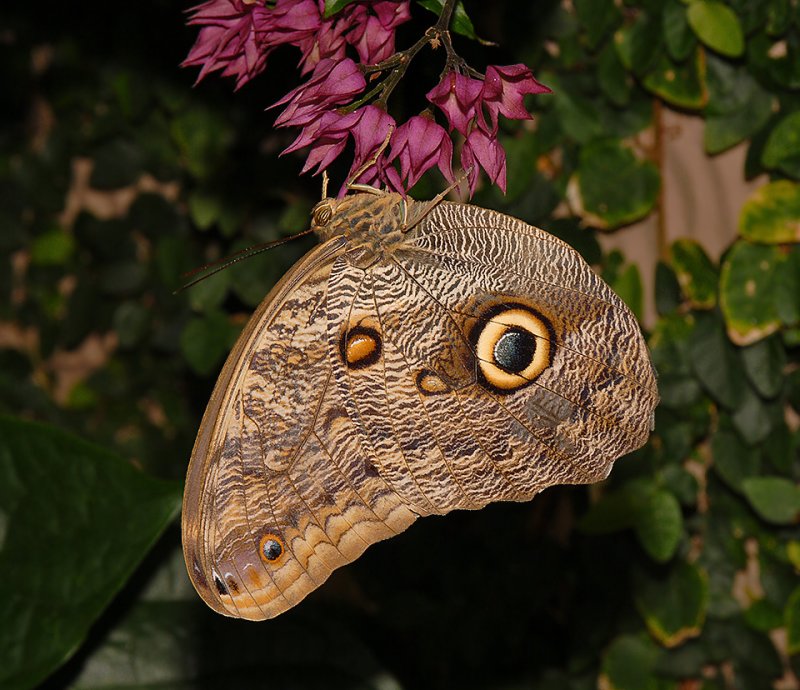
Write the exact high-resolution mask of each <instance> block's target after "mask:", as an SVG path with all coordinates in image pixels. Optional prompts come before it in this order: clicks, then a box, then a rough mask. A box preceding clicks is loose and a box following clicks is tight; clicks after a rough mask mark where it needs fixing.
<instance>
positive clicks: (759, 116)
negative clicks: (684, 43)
mask: <svg viewBox="0 0 800 690" xmlns="http://www.w3.org/2000/svg"><path fill="white" fill-rule="evenodd" d="M706 62H707V66H708V70H707V79H706V83H707V85H708V106H707V107H706V110H705V116H706V127H705V132H704V143H705V149H706V151H707V152H708V153H712V154H714V153H720V152H721V151H724V150H726V149H728V148H730V147H731V146H734V145H736V144H738V143H739V142H741V141H744V140H745V139H747V138H749V137H751V136H753V135H754V134H755V133H756V132H758V131H759V130H760V129H761V128H762V127H763V126H764V125H765V124H766V123H767V121H768V120H769V118H770V116H771V115H772V102H773V96H772V95H771V94H770V93H769V92H768V91H766V90H765V89H764V88H763V87H762V86H761V85H760V84H759V83H758V81H757V80H756V79H755V78H753V76H752V75H751V74H750V72H748V71H747V69H746V68H745V67H743V66H738V67H737V66H734V65H731V64H730V62H728V61H727V60H722V59H720V58H718V57H716V56H715V55H713V54H709V55H708V56H707V58H706Z"/></svg>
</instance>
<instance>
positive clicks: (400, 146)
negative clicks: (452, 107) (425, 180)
mask: <svg viewBox="0 0 800 690" xmlns="http://www.w3.org/2000/svg"><path fill="white" fill-rule="evenodd" d="M395 159H398V160H399V161H400V174H399V175H398V173H397V170H396V169H395V168H394V167H393V166H389V167H387V168H386V176H387V179H388V181H389V183H390V184H391V186H392V187H394V189H395V190H397V191H398V192H400V193H401V194H404V193H405V191H406V190H407V189H411V187H413V186H414V185H415V184H416V183H417V181H418V180H419V178H420V177H422V175H423V173H425V172H426V171H427V170H429V169H430V168H432V167H433V166H434V165H436V166H438V167H439V170H441V172H442V175H444V177H445V179H447V180H448V181H449V182H452V181H453V164H452V159H453V142H452V140H451V139H450V135H449V134H448V133H447V131H446V130H445V128H444V127H442V126H441V125H438V124H436V123H435V122H434V121H433V120H432V119H431V118H429V117H424V116H422V115H416V116H414V117H412V118H411V119H410V120H409V121H408V122H406V123H405V124H402V125H400V127H398V128H397V131H396V132H395V133H394V135H393V136H392V151H391V154H390V155H389V157H388V159H387V161H386V162H387V164H390V163H392V161H394V160H395ZM403 179H405V180H406V183H405V184H403V182H402V180H403Z"/></svg>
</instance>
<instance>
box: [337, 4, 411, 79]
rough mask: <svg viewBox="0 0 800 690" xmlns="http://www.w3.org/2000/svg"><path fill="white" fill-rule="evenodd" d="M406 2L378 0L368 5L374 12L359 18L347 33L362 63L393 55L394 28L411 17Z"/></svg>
mask: <svg viewBox="0 0 800 690" xmlns="http://www.w3.org/2000/svg"><path fill="white" fill-rule="evenodd" d="M408 4H409V3H408V1H407V0H404V1H403V2H396V1H395V0H378V2H374V3H372V5H371V6H370V9H371V10H372V11H373V12H374V13H375V14H374V15H372V16H369V17H365V18H364V19H361V20H360V21H359V23H358V24H356V25H355V27H354V28H353V30H352V31H351V32H350V33H349V34H348V36H347V41H348V43H350V44H351V45H353V46H354V47H355V49H356V50H357V51H358V56H359V58H360V59H361V62H362V63H363V64H365V65H374V64H376V63H378V62H380V61H381V60H385V59H386V58H388V57H390V56H392V55H394V52H395V48H394V30H395V28H396V27H397V26H399V25H400V24H402V23H403V22H407V21H408V20H409V19H410V18H411V12H410V11H409V7H408Z"/></svg>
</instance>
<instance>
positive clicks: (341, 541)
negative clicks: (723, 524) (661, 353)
mask: <svg viewBox="0 0 800 690" xmlns="http://www.w3.org/2000/svg"><path fill="white" fill-rule="evenodd" d="M325 205H328V207H327V208H324V209H322V210H325V213H319V214H317V213H316V212H315V218H316V217H319V218H324V221H322V220H321V221H320V223H322V225H320V226H319V227H315V230H316V231H317V234H319V235H320V237H321V238H322V240H323V244H322V245H320V246H319V247H317V248H316V249H314V250H312V251H311V252H310V253H309V254H308V255H306V257H304V258H303V259H301V261H300V262H298V264H297V265H296V266H295V267H293V269H292V270H291V271H290V272H289V274H287V276H286V277H285V278H284V279H283V280H282V281H281V282H280V283H279V284H278V285H277V286H276V287H275V288H274V289H273V291H272V292H271V293H270V295H268V296H267V298H266V299H265V300H264V302H263V303H262V305H261V306H260V307H259V309H258V311H257V312H256V314H255V315H254V316H253V318H252V319H251V321H250V323H249V324H248V326H247V328H246V329H245V331H244V332H243V334H242V336H241V337H240V339H239V341H238V342H237V345H236V347H235V348H234V350H233V352H232V353H231V355H230V356H229V358H228V361H227V363H226V365H225V368H224V369H223V372H222V374H221V375H220V379H219V381H218V382H217V386H216V388H215V390H214V393H213V395H212V398H211V402H210V403H209V406H208V409H207V411H206V415H205V417H204V419H203V423H202V426H201V430H200V433H199V434H198V439H197V442H196V444H195V448H194V451H193V454H192V461H191V463H190V467H189V472H188V477H187V485H186V493H185V497H184V514H183V533H184V553H185V557H186V562H187V567H188V568H189V572H190V575H191V578H192V581H193V583H194V585H195V587H196V588H197V590H198V592H199V593H200V594H201V596H202V597H203V598H204V599H205V600H206V602H207V603H208V604H209V605H210V606H212V607H213V608H215V609H216V610H218V611H220V612H222V613H225V614H227V615H231V616H239V617H243V618H249V619H254V620H257V619H263V618H271V617H273V616H275V615H278V614H279V613H281V612H282V611H285V610H286V609H288V608H290V607H291V606H294V605H295V604H297V603H298V602H299V601H300V600H302V599H303V598H304V597H305V596H306V595H307V594H308V593H310V592H311V591H313V590H314V589H315V588H316V587H318V586H319V585H320V584H322V582H324V581H325V580H326V578H327V577H328V576H329V575H330V573H331V572H332V571H333V570H334V569H336V568H338V567H340V566H342V565H344V564H346V563H349V562H351V561H353V560H354V559H355V558H357V557H358V556H359V555H360V554H361V553H362V552H363V551H364V550H365V549H366V548H367V547H368V546H369V545H370V544H372V543H374V542H376V541H379V540H381V539H385V538H387V537H390V536H393V535H395V534H398V533H400V532H402V531H403V530H404V529H406V528H407V527H408V526H409V525H410V524H411V523H413V522H414V520H415V519H416V518H417V517H418V516H421V515H431V514H444V513H447V512H450V511H451V510H454V509H475V508H480V507H482V506H484V505H486V504H487V503H490V502H492V501H499V500H516V501H521V500H528V499H530V498H531V497H532V496H534V495H535V494H536V493H538V492H539V491H541V490H542V489H544V488H546V487H548V486H551V485H553V484H563V483H585V482H592V481H597V480H599V479H602V478H604V477H606V476H607V474H608V472H609V471H610V468H611V465H612V463H613V461H614V460H615V459H616V458H617V457H619V456H620V455H623V454H624V453H627V452H630V451H631V450H634V449H635V448H638V447H639V446H640V445H642V444H643V443H644V442H645V440H646V438H647V436H648V434H649V430H650V425H651V419H652V413H653V408H654V407H655V405H656V404H657V401H658V394H657V391H656V386H655V377H654V372H653V369H652V365H651V364H650V360H649V355H648V353H647V348H646V345H645V344H644V340H643V338H642V335H641V332H640V331H639V327H638V324H637V322H636V320H635V318H634V316H633V315H632V314H631V312H630V310H629V309H628V308H627V307H626V306H625V305H624V303H623V302H622V301H621V300H620V299H619V298H618V297H617V296H616V295H615V294H614V293H613V291H612V290H611V289H610V288H609V287H608V286H607V285H606V284H605V283H604V282H603V281H602V280H601V279H600V278H599V277H597V275H596V274H595V273H594V272H593V271H592V270H591V268H590V267H589V266H588V265H587V264H586V263H585V262H584V261H583V260H582V259H581V258H580V256H579V255H578V254H577V253H576V252H575V251H574V250H572V249H571V248H570V247H569V246H568V245H566V244H565V243H563V242H561V241H560V240H558V239H556V238H554V237H552V236H551V235H549V234H547V233H545V232H543V231H542V230H539V229H537V228H534V227H532V226H529V225H526V224H524V223H522V222H520V221H518V220H515V219H513V218H509V217H508V216H504V215H502V214H499V213H495V212H492V211H487V210H485V209H480V208H477V207H473V206H467V205H464V204H453V203H448V202H441V203H438V204H434V205H426V204H421V203H418V202H414V201H412V200H410V199H402V198H401V197H399V196H398V195H392V194H377V195H371V194H357V195H353V196H350V197H345V199H343V200H341V201H336V200H325V201H324V202H322V204H321V205H320V207H318V210H319V209H320V208H322V207H323V206H325Z"/></svg>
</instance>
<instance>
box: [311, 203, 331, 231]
mask: <svg viewBox="0 0 800 690" xmlns="http://www.w3.org/2000/svg"><path fill="white" fill-rule="evenodd" d="M331 218H333V207H332V206H331V204H330V202H329V201H320V202H319V203H318V204H317V205H316V206H315V207H314V210H313V211H312V213H311V221H312V223H313V224H314V225H327V224H328V223H329V222H330V220H331Z"/></svg>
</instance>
